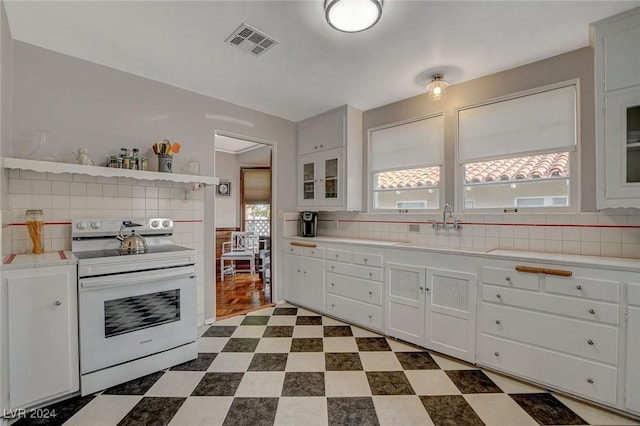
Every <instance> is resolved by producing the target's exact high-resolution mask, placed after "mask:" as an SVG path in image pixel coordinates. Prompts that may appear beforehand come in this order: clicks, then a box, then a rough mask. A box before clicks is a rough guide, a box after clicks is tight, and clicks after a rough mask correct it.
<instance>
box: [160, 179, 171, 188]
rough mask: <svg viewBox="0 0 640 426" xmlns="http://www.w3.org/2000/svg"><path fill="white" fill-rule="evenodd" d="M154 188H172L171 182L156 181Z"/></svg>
mask: <svg viewBox="0 0 640 426" xmlns="http://www.w3.org/2000/svg"><path fill="white" fill-rule="evenodd" d="M156 186H157V187H158V188H171V187H173V182H171V181H169V180H158V181H156Z"/></svg>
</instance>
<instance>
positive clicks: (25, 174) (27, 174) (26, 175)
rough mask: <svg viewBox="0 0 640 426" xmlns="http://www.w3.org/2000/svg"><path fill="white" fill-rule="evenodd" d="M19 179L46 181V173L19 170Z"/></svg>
mask: <svg viewBox="0 0 640 426" xmlns="http://www.w3.org/2000/svg"><path fill="white" fill-rule="evenodd" d="M20 179H31V180H34V179H35V180H47V173H43V172H35V171H33V170H20Z"/></svg>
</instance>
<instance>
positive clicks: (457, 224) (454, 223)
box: [431, 203, 462, 231]
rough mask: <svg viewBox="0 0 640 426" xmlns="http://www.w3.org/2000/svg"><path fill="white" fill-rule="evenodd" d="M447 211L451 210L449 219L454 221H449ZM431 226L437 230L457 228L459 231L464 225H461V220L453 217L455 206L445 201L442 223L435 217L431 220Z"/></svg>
mask: <svg viewBox="0 0 640 426" xmlns="http://www.w3.org/2000/svg"><path fill="white" fill-rule="evenodd" d="M447 211H448V212H449V220H450V221H451V222H452V223H447ZM431 226H432V228H433V229H435V230H436V231H439V230H441V229H455V230H456V231H459V230H460V229H462V225H460V221H459V220H458V219H455V218H454V217H453V207H452V206H451V204H449V203H444V208H443V209H442V223H441V224H438V222H436V220H435V219H433V220H432V221H431Z"/></svg>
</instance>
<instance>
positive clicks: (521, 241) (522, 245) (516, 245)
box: [513, 238, 529, 251]
mask: <svg viewBox="0 0 640 426" xmlns="http://www.w3.org/2000/svg"><path fill="white" fill-rule="evenodd" d="M513 249H514V250H524V251H527V250H529V240H528V239H526V238H515V239H514V240H513Z"/></svg>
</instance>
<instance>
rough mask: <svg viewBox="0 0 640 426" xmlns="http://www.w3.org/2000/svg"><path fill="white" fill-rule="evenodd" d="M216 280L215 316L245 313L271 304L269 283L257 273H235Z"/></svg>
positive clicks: (226, 316) (221, 317) (223, 316)
mask: <svg viewBox="0 0 640 426" xmlns="http://www.w3.org/2000/svg"><path fill="white" fill-rule="evenodd" d="M217 279H218V281H217V282H216V318H217V319H223V318H228V317H232V316H235V315H240V314H245V313H247V312H251V311H254V310H256V309H259V308H261V307H264V306H272V305H273V304H272V303H271V285H270V284H264V283H263V282H262V280H261V279H260V276H259V274H255V275H254V280H253V281H252V280H251V275H250V274H249V273H248V272H247V273H236V274H235V275H233V276H230V275H227V276H225V277H224V281H223V282H220V279H219V278H217Z"/></svg>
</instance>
